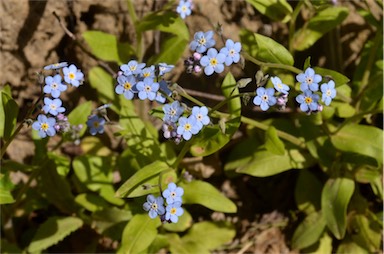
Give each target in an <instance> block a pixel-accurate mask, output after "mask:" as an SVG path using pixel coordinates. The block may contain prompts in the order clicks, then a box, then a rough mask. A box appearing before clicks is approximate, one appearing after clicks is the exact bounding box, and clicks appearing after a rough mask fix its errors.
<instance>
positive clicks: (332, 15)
mask: <svg viewBox="0 0 384 254" xmlns="http://www.w3.org/2000/svg"><path fill="white" fill-rule="evenodd" d="M348 13H349V11H348V8H346V7H335V6H332V7H329V8H326V9H324V10H322V11H320V12H319V13H318V14H317V15H316V16H315V17H313V18H311V19H310V20H309V22H308V23H307V24H306V26H304V27H303V28H301V29H299V30H298V31H297V32H296V33H295V35H294V37H293V47H294V48H295V50H298V51H303V50H305V49H307V48H309V47H310V46H312V45H313V44H314V43H315V42H316V41H317V40H318V39H320V38H321V37H322V36H323V35H324V34H326V33H327V32H329V31H331V30H332V29H334V28H335V27H336V26H338V25H340V24H341V22H343V20H344V19H345V18H346V17H347V16H348Z"/></svg>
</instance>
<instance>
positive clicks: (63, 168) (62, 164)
mask: <svg viewBox="0 0 384 254" xmlns="http://www.w3.org/2000/svg"><path fill="white" fill-rule="evenodd" d="M48 158H49V159H51V160H53V161H54V162H55V164H56V170H57V173H59V175H61V176H66V175H67V174H68V172H69V170H70V165H71V162H70V161H69V158H67V157H65V156H62V155H59V154H55V153H53V152H50V153H48Z"/></svg>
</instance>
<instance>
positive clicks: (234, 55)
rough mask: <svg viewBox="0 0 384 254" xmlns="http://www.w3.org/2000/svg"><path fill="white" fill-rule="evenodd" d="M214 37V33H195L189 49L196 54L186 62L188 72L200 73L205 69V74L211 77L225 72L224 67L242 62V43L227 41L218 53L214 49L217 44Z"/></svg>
mask: <svg viewBox="0 0 384 254" xmlns="http://www.w3.org/2000/svg"><path fill="white" fill-rule="evenodd" d="M213 35H214V32H213V31H208V32H205V33H204V32H201V31H200V32H197V33H195V35H194V37H193V41H192V42H191V43H190V44H189V48H190V49H191V50H192V51H195V52H194V53H193V56H192V57H190V58H188V59H187V60H186V61H185V62H184V64H185V65H186V67H187V72H190V73H191V72H195V73H198V72H200V71H201V68H202V67H203V68H204V73H205V74H206V75H207V76H210V75H212V74H213V73H214V72H216V73H221V72H223V71H224V65H226V66H230V65H231V64H233V63H238V62H239V61H240V51H241V43H240V42H234V41H232V40H231V39H227V40H226V42H225V46H224V47H223V48H221V49H220V51H217V49H215V48H213V47H214V46H215V44H216V41H215V39H214V38H213Z"/></svg>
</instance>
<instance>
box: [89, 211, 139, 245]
mask: <svg viewBox="0 0 384 254" xmlns="http://www.w3.org/2000/svg"><path fill="white" fill-rule="evenodd" d="M131 218H132V212H131V211H129V210H126V209H118V208H116V207H110V208H108V207H104V208H103V209H102V210H96V211H95V212H93V213H92V222H93V224H94V226H95V227H94V228H95V231H96V232H98V233H99V234H102V235H107V236H109V237H112V238H113V239H116V240H121V235H122V233H123V230H124V228H125V226H126V224H127V222H128V221H129V220H130V219H131ZM117 229H118V230H117Z"/></svg>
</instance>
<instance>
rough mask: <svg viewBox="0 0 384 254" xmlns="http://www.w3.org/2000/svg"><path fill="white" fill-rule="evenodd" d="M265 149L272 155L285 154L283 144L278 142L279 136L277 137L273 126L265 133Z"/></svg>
mask: <svg viewBox="0 0 384 254" xmlns="http://www.w3.org/2000/svg"><path fill="white" fill-rule="evenodd" d="M265 148H267V150H268V151H270V152H271V153H273V154H277V155H284V154H285V146H284V143H283V141H281V140H280V138H279V136H278V135H277V131H276V128H275V127H273V126H269V128H268V129H267V131H266V132H265Z"/></svg>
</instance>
